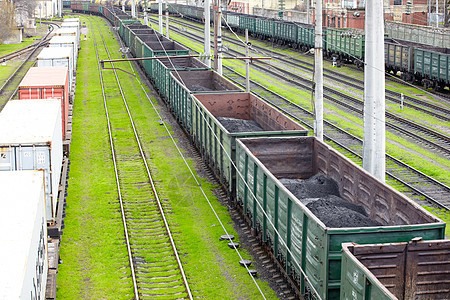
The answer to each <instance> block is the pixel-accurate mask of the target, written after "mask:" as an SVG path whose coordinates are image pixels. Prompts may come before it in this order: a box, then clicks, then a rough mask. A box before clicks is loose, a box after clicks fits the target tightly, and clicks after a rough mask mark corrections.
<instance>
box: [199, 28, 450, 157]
mask: <svg viewBox="0 0 450 300" xmlns="http://www.w3.org/2000/svg"><path fill="white" fill-rule="evenodd" d="M191 36H193V37H194V38H197V37H196V36H195V35H194V34H191ZM230 51H231V52H232V53H233V52H234V53H238V54H239V53H240V52H239V51H237V50H230ZM262 64H264V65H268V66H269V67H270V69H266V68H263V67H261V66H257V67H259V68H261V69H263V71H265V72H268V73H270V74H272V75H274V76H278V77H281V78H283V80H286V81H288V82H291V83H293V84H295V85H299V86H300V87H301V88H304V89H307V90H311V89H312V87H311V86H309V85H302V84H300V83H299V82H297V81H293V80H292V79H288V78H286V77H284V75H285V74H278V73H276V72H275V71H273V70H271V69H272V68H273V69H275V70H277V71H279V72H281V73H285V70H284V69H282V68H280V67H276V66H273V65H269V64H267V63H265V62H263V63H262ZM290 76H292V77H293V78H294V79H297V80H300V81H304V82H306V83H310V84H313V82H312V81H311V80H307V79H304V78H302V77H301V76H299V75H297V74H290ZM324 90H325V91H327V92H328V93H330V94H336V95H338V96H340V97H343V98H345V99H348V100H350V101H351V102H353V103H356V104H357V105H363V101H361V100H359V99H356V98H354V97H352V96H349V95H347V94H345V93H342V92H339V91H336V90H334V89H332V88H327V87H325V88H324ZM324 97H325V98H327V99H329V100H330V101H332V102H335V103H337V104H339V105H341V106H343V107H345V108H347V109H350V110H352V111H355V112H357V113H359V114H361V115H362V110H359V109H357V108H354V107H352V106H351V105H348V104H346V103H344V102H343V101H340V100H338V99H335V98H333V97H332V96H331V95H329V94H325V95H324ZM386 116H387V117H388V119H389V118H390V119H393V120H396V121H399V122H402V123H403V124H405V125H407V126H409V127H413V128H415V129H417V130H419V131H422V132H424V133H427V134H429V135H432V136H434V137H436V138H437V139H440V140H442V141H444V142H445V143H447V144H448V143H449V140H450V139H449V138H448V137H447V136H445V135H443V134H441V133H439V132H437V131H434V130H431V129H429V128H426V127H424V126H422V125H420V124H416V123H413V122H411V121H409V120H407V119H405V118H402V117H399V116H397V115H395V114H393V113H390V112H386ZM386 126H388V127H390V128H392V129H393V130H397V131H399V132H401V133H403V134H406V135H409V136H410V137H412V138H414V139H416V140H418V141H420V142H421V143H425V144H428V145H429V146H431V147H434V148H435V149H436V150H437V151H441V152H443V153H445V154H447V155H449V154H450V150H449V149H448V147H445V146H441V145H439V144H437V143H435V142H433V141H431V140H429V139H427V138H424V137H422V136H420V135H418V134H416V133H414V132H411V131H410V130H408V129H404V128H402V127H400V126H398V125H395V124H392V123H391V122H386Z"/></svg>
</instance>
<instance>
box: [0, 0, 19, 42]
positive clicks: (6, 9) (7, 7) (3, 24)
mask: <svg viewBox="0 0 450 300" xmlns="http://www.w3.org/2000/svg"><path fill="white" fill-rule="evenodd" d="M14 14H15V11H14V3H13V1H12V0H5V1H0V44H1V43H3V41H4V40H5V39H7V38H8V37H10V36H11V34H12V29H13V27H14V26H15V22H14Z"/></svg>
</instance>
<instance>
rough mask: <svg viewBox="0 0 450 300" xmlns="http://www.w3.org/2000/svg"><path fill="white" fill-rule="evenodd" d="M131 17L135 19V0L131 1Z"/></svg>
mask: <svg viewBox="0 0 450 300" xmlns="http://www.w3.org/2000/svg"><path fill="white" fill-rule="evenodd" d="M131 16H132V17H133V18H136V0H131Z"/></svg>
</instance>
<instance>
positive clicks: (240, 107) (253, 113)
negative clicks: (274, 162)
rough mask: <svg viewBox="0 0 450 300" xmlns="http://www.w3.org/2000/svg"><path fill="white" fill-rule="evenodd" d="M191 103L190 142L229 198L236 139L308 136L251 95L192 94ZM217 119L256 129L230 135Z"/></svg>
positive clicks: (299, 127)
mask: <svg viewBox="0 0 450 300" xmlns="http://www.w3.org/2000/svg"><path fill="white" fill-rule="evenodd" d="M193 99H194V100H193V101H192V134H191V135H192V139H193V141H194V144H195V145H196V146H197V148H198V149H199V150H200V152H201V154H202V156H203V157H204V158H205V159H206V160H207V162H208V164H209V165H210V167H211V169H212V170H213V171H214V172H215V174H216V175H217V177H218V178H220V180H221V183H222V184H223V185H224V186H225V187H226V188H227V190H228V192H229V194H230V195H231V196H232V197H235V192H236V185H235V183H236V169H235V163H236V140H237V139H239V138H246V137H268V136H305V135H307V134H308V130H307V129H306V128H305V127H303V126H301V125H300V124H299V123H297V122H295V121H294V120H292V119H291V118H289V117H288V116H286V115H285V114H284V113H283V112H281V111H280V110H278V109H277V108H275V107H273V106H271V105H270V104H268V103H267V102H265V101H264V100H262V99H260V98H259V97H257V96H255V95H253V94H251V93H243V92H240V93H218V94H210V93H207V94H194V95H193ZM218 118H232V119H234V120H231V122H235V119H237V120H245V121H247V122H248V121H252V122H254V123H255V124H258V125H259V126H260V129H259V130H251V129H247V127H245V124H242V125H239V126H240V129H239V130H237V131H231V130H233V129H230V130H229V129H227V128H229V127H226V126H224V125H223V124H222V123H221V121H219V120H218ZM238 122H242V121H238ZM242 128H244V129H242Z"/></svg>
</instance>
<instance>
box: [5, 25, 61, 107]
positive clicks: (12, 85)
mask: <svg viewBox="0 0 450 300" xmlns="http://www.w3.org/2000/svg"><path fill="white" fill-rule="evenodd" d="M54 26H56V25H52V27H51V28H52V30H50V31H49V32H47V34H46V35H45V36H44V37H43V38H42V39H41V41H40V42H39V43H37V44H35V45H33V46H32V47H31V48H29V49H27V51H26V52H29V54H28V56H26V57H25V59H24V60H23V61H22V63H20V65H19V66H18V67H17V68H16V69H15V70H14V72H13V73H12V74H11V75H10V76H9V77H8V79H6V80H5V82H4V83H3V84H2V86H1V87H0V111H1V110H2V109H3V106H5V104H6V102H8V101H9V100H10V99H12V98H13V97H14V95H15V94H16V92H17V87H18V86H19V83H20V81H21V80H22V78H23V77H24V76H25V74H26V73H27V72H28V69H29V68H30V67H32V65H33V64H34V61H35V60H36V57H37V56H38V55H39V51H38V50H39V49H41V48H42V47H44V46H45V45H46V42H48V37H49V36H50V34H51V33H52V32H53V30H54ZM27 48H28V47H27ZM16 52H17V51H16ZM26 52H24V53H26ZM17 55H18V54H17ZM1 60H3V58H2V59H1Z"/></svg>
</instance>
